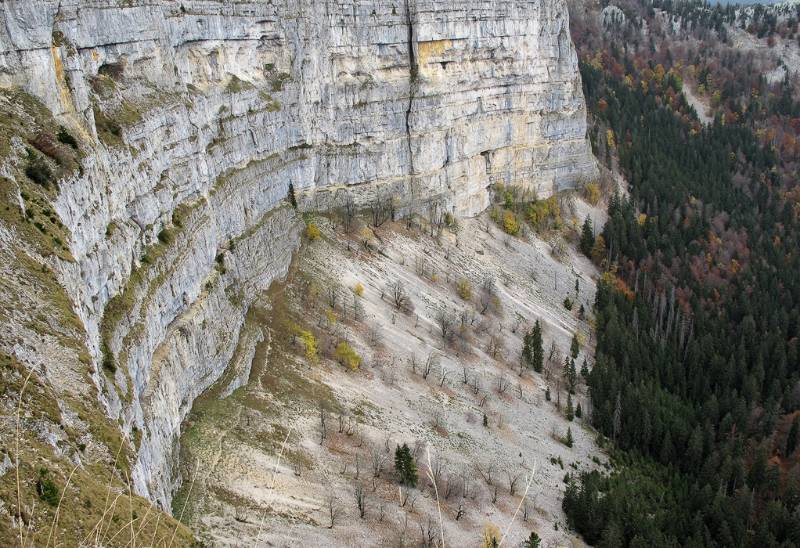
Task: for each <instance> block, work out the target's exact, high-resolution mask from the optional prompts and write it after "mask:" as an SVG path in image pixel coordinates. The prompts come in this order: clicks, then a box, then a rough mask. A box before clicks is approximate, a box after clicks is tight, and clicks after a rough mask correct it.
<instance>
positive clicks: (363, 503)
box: [353, 483, 367, 519]
mask: <svg viewBox="0 0 800 548" xmlns="http://www.w3.org/2000/svg"><path fill="white" fill-rule="evenodd" d="M353 497H354V498H355V500H356V508H358V517H360V518H361V519H364V518H365V517H366V515H367V495H366V494H365V493H364V486H363V485H361V484H360V483H356V486H355V487H354V488H353Z"/></svg>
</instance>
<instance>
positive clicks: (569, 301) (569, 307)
mask: <svg viewBox="0 0 800 548" xmlns="http://www.w3.org/2000/svg"><path fill="white" fill-rule="evenodd" d="M573 305H574V303H573V302H572V299H570V298H569V297H564V308H566V309H567V310H572V306H573Z"/></svg>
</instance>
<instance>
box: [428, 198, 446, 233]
mask: <svg viewBox="0 0 800 548" xmlns="http://www.w3.org/2000/svg"><path fill="white" fill-rule="evenodd" d="M444 222H445V211H444V207H443V206H442V203H441V202H440V201H439V200H432V201H431V202H429V203H428V224H429V226H430V230H431V236H432V237H435V236H438V235H439V233H441V231H442V227H444Z"/></svg>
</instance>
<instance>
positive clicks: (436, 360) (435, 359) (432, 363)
mask: <svg viewBox="0 0 800 548" xmlns="http://www.w3.org/2000/svg"><path fill="white" fill-rule="evenodd" d="M440 360H441V358H440V357H439V354H437V353H436V352H431V353H430V354H428V359H427V360H425V364H424V365H423V366H422V378H423V379H427V378H428V375H430V373H431V371H432V370H433V368H434V367H436V366H438V365H439V364H440Z"/></svg>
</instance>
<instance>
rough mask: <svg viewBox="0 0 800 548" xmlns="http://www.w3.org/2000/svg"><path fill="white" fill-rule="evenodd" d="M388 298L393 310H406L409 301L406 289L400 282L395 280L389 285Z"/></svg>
mask: <svg viewBox="0 0 800 548" xmlns="http://www.w3.org/2000/svg"><path fill="white" fill-rule="evenodd" d="M388 289H389V297H390V298H391V299H392V302H393V303H394V306H395V308H397V309H398V310H406V309H408V304H409V299H408V293H407V292H406V288H405V286H404V285H403V282H402V281H401V280H395V281H394V282H392V283H390V284H389V288H388Z"/></svg>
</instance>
